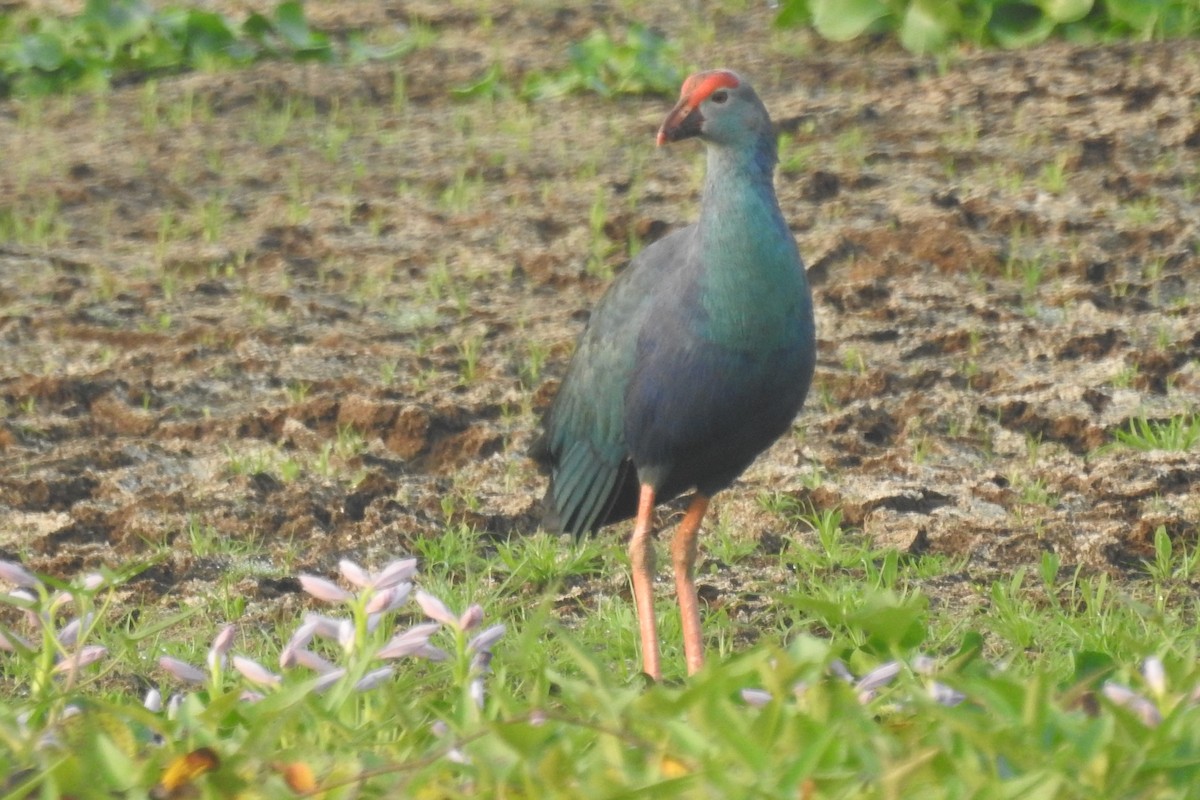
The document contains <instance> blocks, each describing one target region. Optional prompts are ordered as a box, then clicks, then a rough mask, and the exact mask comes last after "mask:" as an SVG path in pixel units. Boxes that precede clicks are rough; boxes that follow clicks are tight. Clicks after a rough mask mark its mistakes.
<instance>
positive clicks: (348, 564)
mask: <svg viewBox="0 0 1200 800" xmlns="http://www.w3.org/2000/svg"><path fill="white" fill-rule="evenodd" d="M338 571H339V572H341V573H342V577H343V578H345V579H346V580H347V581H348V582H349V583H351V584H353V585H354V586H357V587H358V588H359V589H366V588H367V587H368V586H370V585H371V576H370V574H368V573H367V571H366V570H365V569H363V568H362V567H360V566H359V565H358V564H355V563H354V562H353V561H351V560H350V559H348V558H343V559H342V560H341V561H339V562H338Z"/></svg>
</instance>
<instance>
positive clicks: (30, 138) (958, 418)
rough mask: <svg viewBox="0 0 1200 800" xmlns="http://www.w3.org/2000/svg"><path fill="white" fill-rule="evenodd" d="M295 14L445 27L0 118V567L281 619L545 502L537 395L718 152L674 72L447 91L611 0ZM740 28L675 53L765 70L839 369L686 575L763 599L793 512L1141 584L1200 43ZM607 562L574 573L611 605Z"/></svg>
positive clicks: (745, 22) (823, 330)
mask: <svg viewBox="0 0 1200 800" xmlns="http://www.w3.org/2000/svg"><path fill="white" fill-rule="evenodd" d="M347 9H348V10H347ZM310 11H311V12H313V14H314V17H316V21H317V22H318V24H324V25H325V26H327V27H329V28H330V29H333V30H335V31H336V30H337V29H338V28H339V26H341V27H345V28H362V27H369V26H370V25H385V24H386V25H412V24H414V23H416V22H420V24H421V25H422V26H424V29H426V30H428V31H430V32H431V33H432V34H433V35H432V36H430V37H428V38H429V39H430V40H431V41H430V42H429V43H428V44H426V46H423V47H422V48H420V49H418V50H415V51H413V52H412V53H410V54H409V55H407V56H405V57H404V58H402V59H400V60H398V61H395V62H387V63H373V64H364V65H358V66H324V65H303V64H280V63H269V64H262V65H259V66H256V67H253V68H250V69H247V70H244V71H238V72H229V73H214V74H207V73H190V74H181V75H177V76H170V77H160V78H158V79H156V80H154V81H144V80H137V81H131V82H127V83H125V84H124V85H119V86H117V87H116V88H114V89H113V90H112V91H111V92H110V93H108V94H105V95H102V96H92V95H87V94H82V95H77V96H74V97H59V98H48V99H42V100H37V99H29V98H10V99H7V100H4V101H2V102H0V141H4V142H5V154H4V162H5V167H4V169H3V170H0V197H2V198H4V199H3V202H2V203H0V218H3V219H5V220H7V221H8V228H9V229H10V230H12V231H14V233H13V234H12V235H10V236H9V238H8V240H7V241H5V242H3V243H0V354H2V355H0V557H3V558H8V559H13V560H20V561H22V562H24V563H25V564H26V565H27V566H29V567H31V568H33V569H36V570H39V571H43V572H46V573H49V574H53V575H59V576H63V577H69V576H71V575H76V574H80V573H82V572H84V571H87V570H89V569H94V568H96V567H98V566H100V565H110V566H113V565H121V564H129V563H134V562H138V561H145V560H150V561H152V562H153V564H154V566H153V567H152V568H150V569H146V570H144V571H143V572H141V573H139V574H138V575H137V576H136V577H135V578H134V579H133V580H132V582H131V583H130V585H129V589H130V592H131V594H132V596H133V597H135V598H136V599H137V601H138V602H141V603H146V602H149V603H159V604H162V605H163V606H170V605H176V604H180V603H186V602H188V600H187V599H188V598H189V597H194V596H197V595H203V594H205V593H207V592H209V591H211V587H212V586H213V585H214V583H217V582H221V581H224V582H226V583H225V585H226V586H228V588H229V590H230V591H233V592H236V593H237V594H238V595H239V596H241V597H243V598H244V599H245V600H246V603H247V608H248V611H249V612H250V613H253V612H258V613H268V614H269V613H270V609H271V608H273V607H275V606H277V605H278V604H279V603H285V602H287V601H288V600H289V599H291V600H292V601H294V602H299V600H298V585H297V584H296V582H295V581H294V580H292V578H291V576H293V575H294V574H295V573H297V572H301V571H311V572H329V571H330V570H331V569H332V568H333V565H334V564H335V563H336V562H337V560H338V559H340V558H353V559H354V560H357V561H359V562H362V563H367V564H375V565H378V564H382V563H383V562H385V561H387V560H390V559H392V558H395V557H398V556H401V555H405V554H408V553H411V552H414V549H415V544H416V543H418V542H420V541H421V540H427V539H430V538H434V537H438V536H440V535H442V534H443V532H444V531H445V530H447V528H448V527H450V526H463V525H465V526H469V527H471V528H473V529H474V530H475V531H476V532H477V535H478V537H479V539H480V542H481V547H486V546H487V543H488V542H491V541H494V540H496V539H499V538H504V537H508V536H512V535H525V534H529V533H532V532H533V531H535V530H536V529H537V523H538V518H539V501H540V496H541V493H542V491H543V490H544V479H543V478H542V476H540V475H539V474H538V473H537V471H536V468H535V466H534V465H533V464H532V463H531V462H530V461H528V459H527V458H526V456H525V450H526V448H527V446H528V444H529V443H530V441H531V440H532V438H533V437H534V436H535V434H536V429H537V424H538V419H539V415H540V412H541V411H542V410H543V409H544V408H545V407H546V405H547V404H548V402H549V400H550V398H551V397H552V396H553V391H554V387H555V382H556V379H557V377H558V376H559V375H561V373H562V370H563V368H564V367H565V365H566V363H567V360H568V358H569V356H570V352H571V349H572V346H573V342H574V338H575V336H576V335H577V333H578V331H579V330H580V329H581V327H582V325H583V323H584V321H585V319H586V315H587V312H588V309H589V308H590V307H591V306H592V304H593V303H594V301H595V300H596V299H597V298H598V297H599V295H600V294H601V293H602V292H603V290H604V288H605V286H606V285H607V281H608V279H609V277H610V276H611V274H612V273H614V272H617V271H619V270H620V269H621V268H622V267H623V265H624V264H625V263H626V262H627V260H628V257H629V246H630V243H631V242H638V243H641V244H644V243H646V242H648V241H650V240H652V239H654V238H656V237H658V236H661V235H662V234H663V233H664V232H666V231H669V230H671V229H673V228H675V227H677V226H680V225H683V224H686V223H687V222H689V221H691V220H692V219H693V217H694V214H695V210H696V203H697V199H698V189H699V186H698V181H699V176H700V174H701V166H702V157H701V154H700V152H699V148H698V147H689V146H687V145H683V146H676V147H670V148H662V149H657V150H656V149H655V147H654V132H655V129H656V127H657V125H658V123H659V122H660V121H661V118H662V116H663V115H664V114H665V113H666V111H667V110H668V109H669V108H670V105H671V98H668V97H662V96H625V97H621V98H619V99H615V100H606V99H602V98H600V97H597V96H592V95H579V96H569V97H563V98H559V99H547V100H542V101H537V102H528V101H524V100H521V99H519V98H517V97H516V96H513V95H512V94H506V93H503V92H501V93H498V94H496V95H495V96H491V97H486V96H485V97H480V96H468V97H460V96H456V95H455V94H454V93H453V91H452V90H454V89H456V88H461V87H465V86H472V85H475V84H478V83H479V81H480V80H481V79H482V78H484V77H485V76H486V75H487V74H488V71H489V69H491V67H492V65H493V64H495V65H498V66H499V68H500V70H501V74H502V75H504V76H505V79H506V80H508V81H510V83H511V85H519V82H520V80H521V78H522V77H523V76H524V75H526V74H530V73H532V72H535V71H553V70H561V69H562V68H563V63H564V53H565V49H566V47H567V45H568V44H569V43H570V42H573V41H577V40H579V39H581V38H583V37H584V36H586V35H587V34H588V33H589V32H590V31H591V30H594V29H596V28H598V27H607V28H609V29H611V30H616V31H619V30H620V29H621V27H622V26H624V25H627V24H628V23H630V22H632V20H630V19H628V18H624V17H622V16H621V15H620V13H618V12H616V11H614V10H612V9H609V10H603V9H601V8H600V6H589V7H588V8H587V9H580V10H573V9H566V8H563V9H558V10H554V9H549V8H525V7H523V6H519V7H505V8H500V9H493V10H492V13H491V14H490V17H489V18H488V19H487V20H484V19H483V18H481V17H479V16H477V15H475V14H474V13H471V12H467V11H464V10H461V9H458V10H455V9H454V8H452V7H446V8H443V7H442V6H441V5H437V4H430V5H429V6H427V7H424V6H422V7H420V12H419V13H418V12H405V11H403V10H401V9H398V8H391V7H389V6H386V5H379V4H361V5H359V4H351V5H349V6H345V7H344V9H343V10H340V11H338V10H328V11H326V12H325V14H326V17H325V18H324V19H321V18H320V13H319V12H318V11H317V10H315V9H310ZM645 13H646V14H647V15H652V14H653V13H655V12H653V11H647V12H645ZM642 21H644V22H650V23H654V24H657V25H658V26H659V27H660V28H661V29H663V30H665V31H666V32H667V33H668V35H670V33H671V31H672V30H673V26H674V27H675V28H677V27H678V26H679V25H681V24H684V23H683V22H681V21H680V20H678V19H676V18H673V17H670V16H667V15H664V16H663V18H662V19H653V18H650V17H649V16H647V18H645V19H643V20H642ZM717 22H718V23H719V24H717V25H716V30H718V31H720V35H719V36H717V37H716V38H715V39H714V40H713V41H712V43H711V45H710V46H709V47H707V48H706V51H705V52H703V53H699V52H694V53H688V54H686V57H687V59H688V60H691V61H694V62H695V63H696V65H697V66H704V67H713V66H728V67H733V68H735V69H738V70H739V71H741V72H743V73H745V74H746V75H747V76H749V77H750V78H751V79H752V80H753V81H754V83H755V86H756V87H757V88H758V90H759V93H760V94H761V95H762V97H763V98H764V100H765V102H766V103H767V105H768V107H769V108H770V109H771V111H772V114H773V116H774V118H775V121H776V124H777V126H778V128H779V130H780V133H781V135H782V136H784V137H785V141H784V144H783V148H782V162H781V167H780V172H779V175H778V179H777V184H778V191H779V197H780V202H781V205H782V207H783V210H784V213H785V216H786V217H787V218H788V220H789V221H790V223H791V225H792V229H793V231H794V233H795V235H796V238H797V240H798V242H799V245H800V250H801V252H802V254H803V255H804V257H805V260H806V263H807V265H808V268H809V273H810V276H811V280H812V282H813V285H814V295H815V304H816V308H817V323H818V329H819V330H818V333H819V353H818V359H819V360H818V368H817V375H816V378H815V381H814V387H813V391H812V393H811V395H810V397H809V400H808V403H807V405H806V407H805V409H804V411H803V412H802V413H801V415H800V416H799V418H798V419H797V421H796V425H795V428H794V432H793V434H792V435H789V436H786V437H784V439H783V440H781V441H780V442H779V443H777V444H776V446H775V447H773V448H772V449H771V450H770V451H769V452H768V453H766V454H765V455H764V456H763V457H762V458H760V460H759V461H758V462H757V463H756V465H755V466H754V467H753V468H752V469H751V470H750V471H748V472H747V473H746V474H745V475H744V476H743V477H742V479H741V480H740V481H739V482H738V483H737V484H736V485H735V486H734V487H732V488H731V489H730V490H728V491H727V492H726V493H724V494H723V495H721V496H719V497H718V500H717V503H716V504H715V509H716V514H715V515H714V518H713V519H714V522H715V523H717V524H720V525H721V526H724V528H725V530H727V531H730V532H732V535H734V536H736V537H738V538H740V539H742V540H744V541H746V542H749V543H753V544H754V546H753V547H752V548H751V555H750V556H749V557H748V558H746V559H743V560H741V561H738V562H737V563H733V564H726V563H721V562H719V561H710V562H709V563H708V564H707V565H705V566H702V568H701V576H700V583H701V585H702V587H704V588H702V596H703V597H704V598H705V599H706V600H707V601H708V602H720V603H723V604H733V605H737V604H738V603H740V602H742V600H743V599H744V600H745V602H746V603H750V602H751V600H750V599H749V598H752V597H753V598H761V597H762V596H763V595H768V596H769V592H770V587H771V586H772V585H774V584H775V583H777V582H778V580H779V579H780V578H779V577H778V574H777V571H778V558H777V557H776V554H777V553H778V551H779V550H780V548H781V547H782V546H784V544H782V543H786V542H799V543H800V544H804V543H810V542H812V541H814V538H813V534H812V532H811V531H810V530H809V529H808V527H806V526H805V525H803V524H802V523H800V522H798V521H797V519H796V517H795V515H789V514H784V513H780V512H779V511H778V510H777V509H778V508H779V507H781V505H783V506H787V507H790V508H811V509H816V510H818V511H820V510H823V509H834V508H836V509H840V511H841V514H842V518H843V524H844V525H845V526H847V528H848V530H850V531H851V532H852V535H855V536H861V537H865V539H866V540H868V541H869V542H871V543H872V544H873V545H874V546H878V547H880V548H897V549H899V550H902V551H905V552H911V553H934V554H943V555H945V556H948V557H949V558H950V559H951V563H954V564H960V565H961V567H960V568H959V576H960V577H961V578H962V580H961V581H955V580H949V581H947V580H940V581H936V582H930V583H929V584H928V585H926V586H923V587H922V591H924V592H926V593H927V594H929V595H930V596H932V597H933V598H934V599H935V600H936V599H938V598H943V599H946V600H952V599H953V598H954V597H955V596H957V595H959V594H961V593H962V592H963V591H964V590H963V588H962V584H967V583H976V584H978V583H980V582H986V581H989V580H993V579H995V578H996V577H998V576H1001V575H1003V574H1007V573H1010V572H1011V571H1013V570H1015V569H1017V568H1019V567H1022V566H1026V567H1030V568H1033V567H1035V566H1036V565H1038V564H1039V563H1041V559H1042V556H1043V554H1044V553H1047V552H1053V553H1055V554H1057V556H1058V557H1059V559H1060V560H1061V563H1062V564H1063V565H1064V567H1065V568H1068V569H1071V568H1075V567H1079V568H1082V569H1083V570H1085V571H1087V572H1107V573H1110V574H1112V575H1113V576H1114V577H1117V578H1119V579H1122V580H1136V579H1137V578H1138V576H1139V575H1142V574H1143V573H1144V568H1143V566H1142V564H1143V561H1144V560H1146V559H1149V558H1152V556H1153V542H1154V536H1155V533H1156V531H1159V530H1160V529H1161V530H1163V531H1165V533H1166V534H1167V535H1169V536H1170V537H1171V538H1172V540H1174V541H1175V542H1176V543H1177V544H1178V545H1179V546H1182V547H1186V548H1188V549H1189V550H1190V549H1192V548H1194V547H1195V546H1196V540H1197V534H1198V531H1200V491H1198V490H1197V486H1198V484H1200V447H1193V448H1192V449H1191V450H1190V451H1184V452H1173V451H1166V450H1153V449H1151V450H1139V449H1131V448H1128V447H1122V446H1118V445H1115V444H1114V439H1115V434H1116V432H1117V431H1119V430H1124V429H1125V428H1127V427H1128V425H1129V422H1130V420H1133V419H1138V418H1145V419H1147V420H1150V421H1155V420H1168V419H1171V418H1173V417H1178V416H1180V415H1184V414H1194V413H1196V412H1197V410H1198V407H1200V402H1198V398H1200V264H1198V262H1197V252H1198V251H1200V232H1198V230H1197V220H1198V219H1200V217H1198V215H1197V192H1198V191H1200V167H1198V165H1200V113H1198V111H1200V59H1197V57H1196V52H1195V49H1194V48H1190V47H1181V46H1180V45H1179V44H1177V43H1170V42H1168V43H1161V44H1115V45H1102V46H1076V45H1069V44H1063V43H1057V44H1048V45H1045V46H1042V47H1038V48H1035V49H1030V50H1025V51H1018V52H999V51H996V52H962V53H957V54H954V55H951V56H950V57H948V58H944V59H942V60H940V61H934V60H932V59H929V58H920V57H914V56H912V55H909V54H906V53H904V52H902V51H900V50H898V49H896V48H895V47H894V45H890V44H886V43H865V44H864V43H861V42H860V43H855V44H851V45H843V46H835V45H829V44H823V43H820V42H817V41H812V40H808V39H805V38H804V36H803V34H801V33H799V32H794V31H793V32H772V31H771V29H770V22H771V19H770V14H769V11H768V9H766V7H765V5H763V6H761V7H756V8H755V9H751V10H748V11H746V12H744V13H741V14H739V15H736V16H727V15H722V16H721V19H720V20H717ZM789 37H791V38H789ZM39 226H40V227H39ZM781 498H782V499H783V500H784V501H786V502H784V503H782V504H781V503H780V502H778V501H780V499H781ZM764 499H769V500H770V502H764ZM673 513H675V512H674V511H673V510H672V509H671V508H664V509H663V511H662V514H661V521H662V524H663V525H664V527H665V526H667V525H669V524H670V523H671V519H670V517H671V516H672V514H673ZM627 534H628V529H627V527H620V526H616V527H613V528H611V529H608V530H607V531H605V532H603V533H602V534H601V535H604V536H611V537H620V536H624V535H627ZM197 541H209V542H220V543H222V544H220V546H218V547H215V548H211V549H213V550H216V551H218V552H216V553H209V552H206V550H205V549H204V548H199V547H197V546H196V543H197ZM231 542H235V543H236V542H240V543H244V544H245V547H244V548H243V551H244V552H252V553H253V562H254V563H253V564H246V563H239V562H238V556H237V553H238V552H239V548H238V547H235V546H231V545H230V544H229V543H231ZM701 558H702V559H703V558H704V556H703V554H702V556H701ZM612 572H613V575H606V576H604V577H596V578H595V579H594V580H595V581H596V582H597V585H595V586H591V587H588V586H586V585H584V586H582V587H580V586H575V587H573V590H574V591H575V592H576V594H577V595H578V594H580V593H582V596H584V597H586V596H587V595H588V593H589V592H592V591H595V592H600V591H603V592H627V591H628V589H627V587H626V586H625V585H624V584H623V582H622V581H621V580H620V578H619V570H613V571H612ZM784 579H786V578H784ZM586 580H590V579H585V583H586ZM231 581H232V585H230V583H229V582H231ZM663 591H664V592H666V591H668V588H667V587H666V585H664V587H663ZM754 602H759V603H761V599H759V600H755V601H754Z"/></svg>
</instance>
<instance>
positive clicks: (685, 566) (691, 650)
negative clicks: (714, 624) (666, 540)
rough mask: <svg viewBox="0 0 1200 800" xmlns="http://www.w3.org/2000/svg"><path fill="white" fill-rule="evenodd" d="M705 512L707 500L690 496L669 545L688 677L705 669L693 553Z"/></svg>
mask: <svg viewBox="0 0 1200 800" xmlns="http://www.w3.org/2000/svg"><path fill="white" fill-rule="evenodd" d="M707 510H708V498H707V497H705V496H704V495H702V494H700V493H699V492H697V493H696V494H694V495H692V502H691V503H690V504H689V505H688V509H687V513H686V514H684V515H683V521H682V522H680V523H679V529H678V530H677V531H676V532H675V538H674V539H673V540H672V541H671V564H672V566H673V567H674V568H675V596H676V597H678V598H679V616H680V618H681V620H682V622H683V653H684V656H686V658H687V668H688V675H695V674H696V673H697V672H699V671H700V668H701V667H703V666H704V635H703V634H702V633H701V630H700V600H699V598H698V597H697V596H696V581H695V569H696V551H697V550H698V549H699V544H700V542H699V537H698V535H697V534H699V533H700V521H701V520H703V519H704V512H705V511H707Z"/></svg>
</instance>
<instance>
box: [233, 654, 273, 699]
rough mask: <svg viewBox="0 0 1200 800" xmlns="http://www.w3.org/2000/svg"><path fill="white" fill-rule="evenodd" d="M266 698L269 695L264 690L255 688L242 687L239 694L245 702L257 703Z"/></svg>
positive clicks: (239, 697)
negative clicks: (258, 690)
mask: <svg viewBox="0 0 1200 800" xmlns="http://www.w3.org/2000/svg"><path fill="white" fill-rule="evenodd" d="M235 658H236V656H235ZM266 698H267V696H266V695H265V694H263V693H262V692H256V691H254V690H253V689H242V691H241V693H240V694H239V695H238V700H241V701H242V702H243V703H257V702H259V701H260V700H265V699H266Z"/></svg>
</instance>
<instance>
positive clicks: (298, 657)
mask: <svg viewBox="0 0 1200 800" xmlns="http://www.w3.org/2000/svg"><path fill="white" fill-rule="evenodd" d="M292 656H293V664H294V665H295V666H300V667H307V668H308V669H311V670H312V671H313V672H319V673H321V674H322V675H328V674H329V673H331V672H336V671H337V670H338V667H337V665H335V664H334V663H333V662H332V661H330V660H328V659H326V658H323V657H322V656H320V655H318V654H317V653H314V652H313V651H312V650H304V649H300V650H296V651H294V652H293V654H292ZM343 671H344V670H343Z"/></svg>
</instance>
